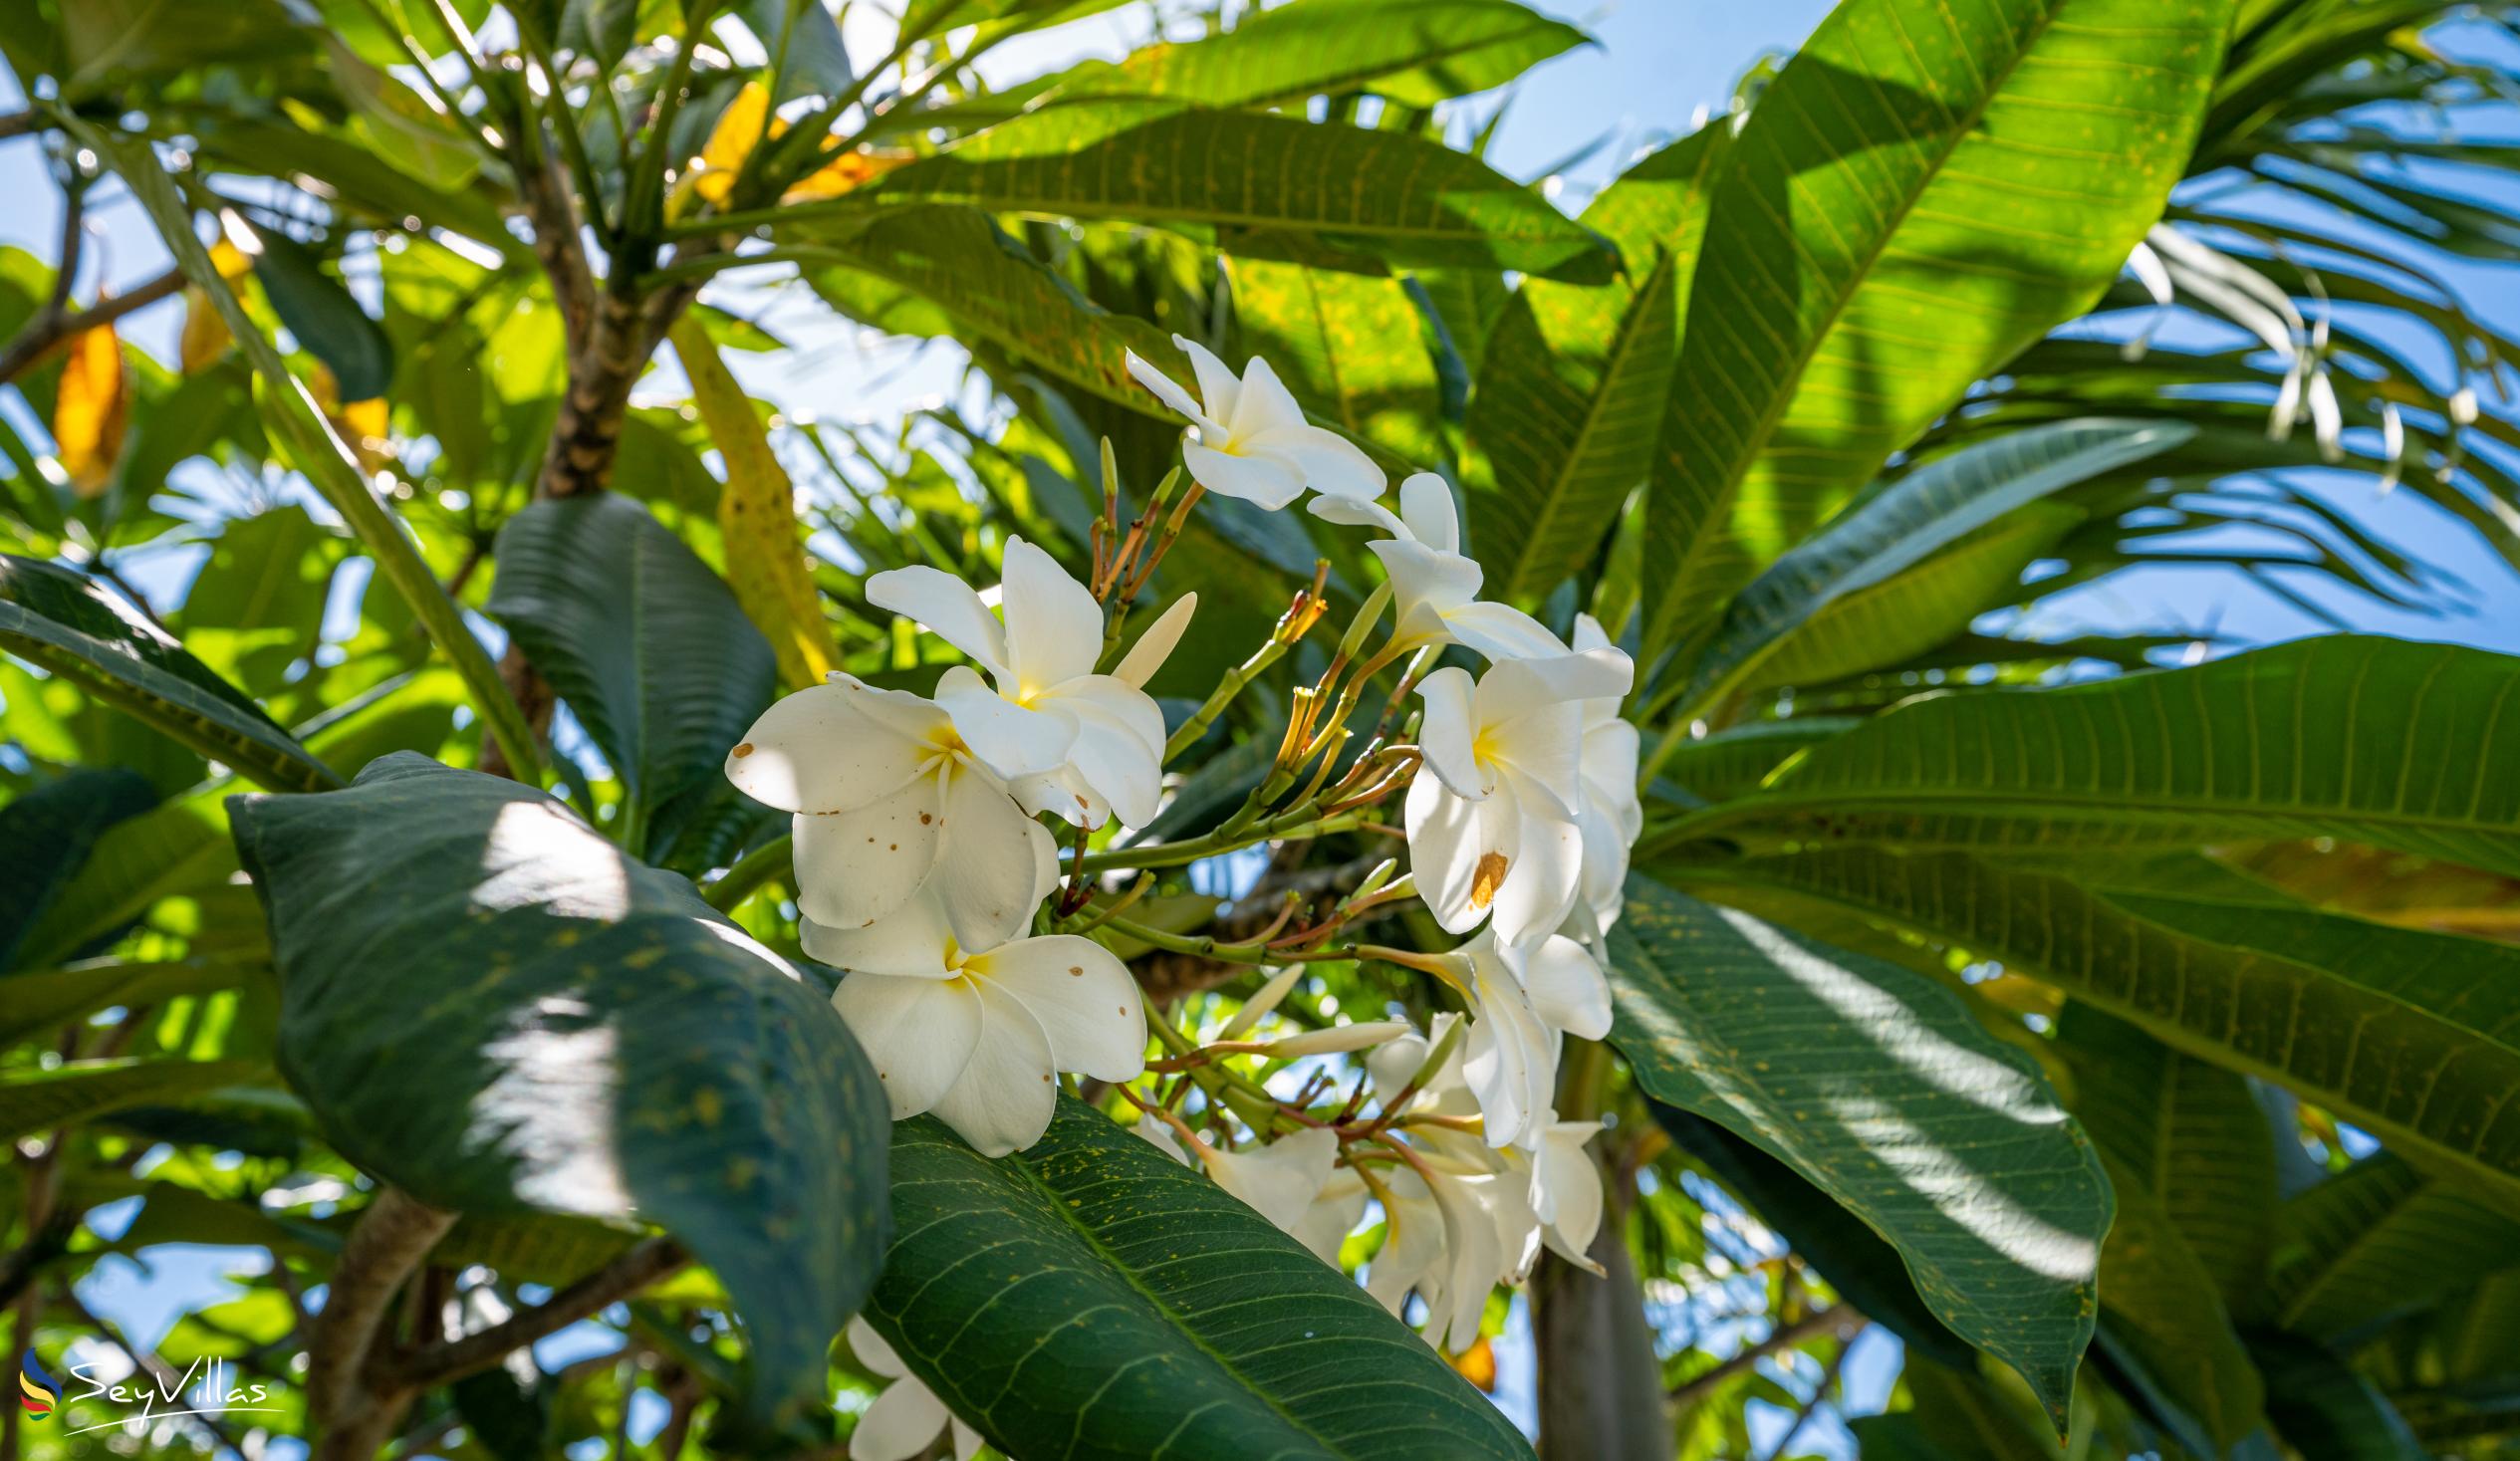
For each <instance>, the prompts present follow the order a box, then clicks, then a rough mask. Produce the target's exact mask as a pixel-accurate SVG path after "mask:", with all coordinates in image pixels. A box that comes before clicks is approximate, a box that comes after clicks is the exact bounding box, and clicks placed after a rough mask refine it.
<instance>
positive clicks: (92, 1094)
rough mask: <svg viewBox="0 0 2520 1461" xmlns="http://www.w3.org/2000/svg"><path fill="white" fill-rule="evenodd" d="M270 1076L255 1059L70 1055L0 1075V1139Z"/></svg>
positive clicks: (30, 1133) (266, 1078)
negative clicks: (92, 1058)
mask: <svg viewBox="0 0 2520 1461" xmlns="http://www.w3.org/2000/svg"><path fill="white" fill-rule="evenodd" d="M270 1078H271V1068H270V1067H269V1066H266V1065H262V1064H260V1063H258V1062H255V1061H176V1060H146V1059H138V1058H124V1059H117V1060H95V1061H70V1062H67V1063H65V1064H63V1065H59V1066H56V1067H54V1068H52V1069H51V1070H48V1071H38V1070H25V1071H14V1072H11V1073H9V1074H8V1075H6V1076H0V1140H15V1139H16V1138H18V1137H20V1136H27V1135H32V1134H33V1133H35V1132H37V1131H41V1130H45V1129H47V1128H49V1127H53V1126H75V1125H78V1124H80V1123H81V1122H84V1121H88V1120H92V1119H94V1118H96V1117H98V1116H101V1115H104V1114H106V1113H107V1112H109V1111H115V1110H120V1109H122V1108H123V1107H125V1106H131V1105H138V1104H140V1103H142V1102H144V1101H156V1100H169V1099H175V1098H179V1097H182V1096H196V1095H199V1094H200V1093H202V1092H205V1091H215V1090H217V1089H218V1088H220V1087H222V1086H237V1085H243V1084H245V1083H248V1082H254V1081H267V1080H269V1079H270Z"/></svg>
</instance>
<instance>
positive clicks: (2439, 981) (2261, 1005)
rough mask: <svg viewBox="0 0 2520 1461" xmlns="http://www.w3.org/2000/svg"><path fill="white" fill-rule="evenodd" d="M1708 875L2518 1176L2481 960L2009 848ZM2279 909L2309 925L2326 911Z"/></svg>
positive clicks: (2518, 1127)
mask: <svg viewBox="0 0 2520 1461" xmlns="http://www.w3.org/2000/svg"><path fill="white" fill-rule="evenodd" d="M1720 875H1721V876H1722V877H1724V878H1726V879H1729V880H1738V881H1743V882H1748V883H1753V884H1765V885H1770V886H1778V887H1784V888H1788V889H1792V890H1794V891H1798V892H1802V893H1806V894H1809V895H1812V896H1816V897H1819V898H1823V899H1826V900H1828V901H1831V902H1835V903H1839V904H1842V905H1844V906H1846V907H1849V908H1853V909H1855V910H1858V911H1860V912H1864V913H1867V914H1869V915H1871V916H1873V917H1876V918H1880V919H1883V920H1885V921H1888V922H1890V923H1892V924H1895V925H1897V926H1899V927H1902V928H1905V929H1907V930H1908V931H1910V932H1912V933H1915V934H1918V935H1920V936H1923V937H1925V938H1930V939H1934V940H1937V941H1942V942H1948V943H1953V944H1957V945H1960V946H1962V947H1965V948H1967V949H1968V950H1969V951H1970V952H1971V953H1972V954H1973V955H1975V956H1976V957H1980V958H1990V959H1996V960H2000V961H2001V962H2003V963H2004V964H2006V965H2009V966H2011V967H2012V968H2015V969H2018V970H2020V971H2021V972H2023V973H2025V974H2028V975H2030V976H2032V977H2034V978H2037V979H2041V980H2045V981H2047V982H2048V983H2051V984H2054V985H2056V986H2057V987H2059V988H2061V989H2063V990H2064V991H2065V992H2066V993H2068V994H2070V995H2072V996H2074V997H2075V998H2077V999H2085V1000H2089V1001H2091V1002H2092V1003H2093V1004H2095V1005H2098V1006H2100V1007H2101V1008H2102V1009H2104V1010H2107V1011H2109V1012H2110V1013H2112V1014H2115V1015H2117V1016H2119V1017H2121V1018H2123V1019H2127V1020H2132V1021H2134V1022H2135V1023H2136V1024H2138V1025H2141V1026H2142V1027H2143V1028H2144V1029H2145V1030H2146V1031H2148V1032H2149V1033H2151V1034H2152V1035H2153V1037H2154V1038H2156V1039H2158V1040H2160V1041H2162V1042H2164V1043H2166V1044H2168V1045H2170V1046H2171V1047H2173V1048H2175V1049H2177V1050H2180V1051H2183V1052H2185V1053H2187V1054H2189V1055H2193V1056H2196V1057H2199V1058H2200V1059H2203V1060H2207V1061H2211V1062H2213V1063H2214V1064H2216V1065H2221V1066H2226V1067H2229V1068H2231V1069H2234V1070H2238V1071H2243V1072H2246V1073H2248V1074H2251V1075H2257V1076H2263V1077H2265V1078H2267V1079H2269V1080H2272V1081H2275V1082H2277V1083H2278V1084H2280V1085H2283V1086H2286V1087H2288V1088H2290V1089H2291V1090H2292V1091H2294V1092H2295V1093H2296V1094H2298V1095H2300V1096H2303V1097H2304V1098H2305V1099H2308V1100H2312V1101H2316V1102H2318V1103H2319V1104H2321V1105H2323V1106H2326V1107H2327V1108H2329V1109H2330V1110H2332V1111H2335V1112H2336V1113H2337V1114H2338V1115H2340V1116H2343V1117H2345V1118H2346V1119H2348V1120H2351V1121H2353V1122H2355V1123H2356V1124H2358V1125H2362V1126H2365V1127H2368V1128H2369V1129H2371V1130H2373V1131H2375V1132H2378V1133H2380V1134H2382V1135H2383V1136H2384V1137H2387V1138H2390V1139H2392V1140H2393V1141H2394V1142H2402V1143H2404V1146H2405V1149H2406V1150H2407V1152H2408V1153H2409V1154H2418V1153H2420V1154H2424V1155H2426V1156H2427V1157H2428V1158H2430V1159H2434V1160H2437V1161H2439V1162H2442V1163H2446V1164H2447V1165H2448V1166H2450V1167H2452V1168H2455V1169H2456V1170H2458V1171H2461V1172H2463V1173H2465V1174H2467V1175H2468V1177H2469V1178H2470V1179H2472V1180H2475V1181H2481V1182H2484V1183H2487V1184H2488V1185H2489V1186H2490V1187H2491V1188H2494V1189H2498V1190H2502V1191H2506V1192H2508V1191H2514V1190H2520V1188H2515V1187H2513V1186H2512V1185H2511V1184H2512V1183H2514V1181H2515V1180H2516V1179H2520V1113H2515V1112H2514V1111H2513V1110H2512V1109H2511V1106H2512V1104H2513V1102H2512V1101H2511V1099H2510V1096H2511V1093H2512V1091H2513V1090H2515V1089H2520V1050H2515V1049H2514V1047H2513V1045H2512V1042H2511V1037H2510V1033H2509V1032H2510V1029H2511V1020H2510V1013H2511V1008H2512V1004H2513V999H2514V995H2513V991H2512V990H2511V989H2510V987H2509V986H2508V985H2505V984H2500V983H2498V982H2497V981H2495V980H2494V979H2492V978H2491V977H2489V976H2486V975H2484V973H2483V971H2484V970H2485V969H2486V968H2488V967H2491V966H2490V965H2485V964H2478V965H2469V964H2466V963H2464V962H2454V963H2420V962H2418V963H2413V964H2409V965H2401V966H2396V967H2391V966H2388V965H2385V964H2382V963H2380V962H2378V961H2364V962H2361V963H2357V964H2348V963H2345V962H2343V961H2339V962H2338V964H2337V966H2336V967H2324V966H2315V965H2311V964H2306V963H2297V962H2294V961H2293V960H2290V959H2285V958H2279V957H2275V956H2273V955H2271V954H2264V953H2258V952H2253V951H2250V950H2247V949H2242V948H2236V947H2233V946H2231V945H2229V944H2223V943H2215V942H2209V941H2207V940H2206V939H2204V938H2201V937H2195V936H2191V935H2190V934H2188V933H2186V932H2183V931H2181V930H2180V929H2177V928H2173V927H2171V926H2168V925H2165V924H2162V923H2155V922H2151V921H2149V920H2147V919H2144V918H2142V917H2139V916H2137V915H2136V914H2135V913H2134V912H2132V911H2129V909H2130V907H2132V906H2135V905H2136V903H2137V899H2136V898H2135V897H2134V896H2133V895H2130V896H2129V902H2128V904H2127V905H2124V906H2122V905H2120V904H2119V903H2118V902H2117V901H2115V899H2114V897H2112V896H2110V895H2107V894H2096V893H2094V892H2093V891H2091V890H2090V882H2091V881H2092V879H2091V878H2090V877H2089V876H2088V875H2087V874H2081V875H2078V874H2075V873H2073V872H2070V871H2064V872H2060V871H2049V870H2042V869H2039V868H2036V867H2034V866H2029V865H2024V864H2022V863H2021V862H2020V861H2019V859H2011V860H2006V861H1999V860H1997V859H1994V858H1985V859H1980V858H1975V857H1971V856H1968V855H1966V854H1963V853H1958V852H1914V853H1907V854H1897V853H1892V852H1882V851H1876V850H1872V849H1864V848H1848V849H1843V850H1838V851H1831V852H1805V853H1800V854H1795V855H1788V856H1776V857H1761V858H1757V859H1754V860H1752V861H1750V862H1747V863H1744V864H1740V865H1737V866H1731V867H1727V868H1725V869H1724V870H1723V871H1722V873H1721V874H1720ZM2215 914H2216V916H2220V910H2215ZM2279 916H2281V917H2283V918H2297V919H2301V920H2304V921H2305V922H2308V923H2310V924H2312V925H2313V926H2316V923H2317V920H2319V919H2320V918H2322V917H2337V916H2341V915H2321V914H2316V913H2311V912H2308V911H2290V910H2287V911H2286V912H2284V913H2282V914H2281V915H2279ZM2348 921H2349V922H2350V921H2352V920H2348ZM2393 931H2394V930H2393ZM2405 936H2406V937H2409V938H2429V939H2441V938H2447V937H2448V935H2438V934H2413V933H2407V934H2405ZM2498 952H2507V951H2498Z"/></svg>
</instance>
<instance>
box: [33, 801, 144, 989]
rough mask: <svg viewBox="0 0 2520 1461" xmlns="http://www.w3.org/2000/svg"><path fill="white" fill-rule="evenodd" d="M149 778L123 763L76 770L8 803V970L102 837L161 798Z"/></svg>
mask: <svg viewBox="0 0 2520 1461" xmlns="http://www.w3.org/2000/svg"><path fill="white" fill-rule="evenodd" d="M156 802H157V793H156V791H155V790H154V789H153V788H151V787H150V786H149V784H148V779H147V778H145V777H143V776H141V775H140V774H139V773H137V772H135V771H130V770H126V769H125V768H123V767H119V766H117V767H104V768H97V769H86V770H79V771H74V772H72V773H71V774H69V775H68V776H64V777H61V778H59V779H58V780H54V781H48V782H45V783H44V784H42V785H41V786H38V787H36V788H35V789H34V790H32V791H29V792H26V793H23V794H22V795H20V796H19V797H18V799H17V800H16V801H13V802H11V803H9V804H8V805H7V806H5V807H0V887H6V888H8V889H9V902H8V905H7V906H6V907H0V972H5V971H7V970H9V969H12V968H15V967H16V963H17V954H18V950H19V949H20V948H21V947H23V946H24V945H25V943H26V940H27V935H28V934H30V933H32V932H33V931H34V930H35V927H36V924H37V922H38V920H40V919H41V918H42V917H43V916H44V912H45V910H46V909H48V908H50V907H51V906H52V905H53V900H54V899H55V898H57V897H59V896H60V895H61V891H62V889H63V888H64V887H66V886H68V885H69V883H70V881H71V879H72V878H73V877H75V876H76V875H77V874H78V872H79V869H80V867H81V865H82V864H84V863H86V861H87V860H88V853H89V852H91V851H92V850H93V849H94V848H95V847H96V845H97V839H98V838H100V837H103V836H104V835H105V834H106V832H107V831H108V830H109V829H111V828H113V827H114V826H115V825H116V824H118V823H122V822H127V821H129V820H130V819H131V818H134V817H137V816H138V815H140V814H141V813H143V812H145V811H147V810H148V809H149V808H150V807H152V806H154V805H156Z"/></svg>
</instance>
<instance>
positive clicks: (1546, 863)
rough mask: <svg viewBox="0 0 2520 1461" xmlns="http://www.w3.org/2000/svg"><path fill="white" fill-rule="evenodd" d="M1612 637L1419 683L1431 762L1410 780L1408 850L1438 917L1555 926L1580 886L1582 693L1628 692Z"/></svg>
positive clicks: (1627, 669)
mask: <svg viewBox="0 0 2520 1461" xmlns="http://www.w3.org/2000/svg"><path fill="white" fill-rule="evenodd" d="M1632 673H1633V666H1632V665H1631V664H1630V663H1629V660H1628V656H1626V655H1625V654H1622V653H1620V652H1619V651H1618V650H1616V649H1607V648H1604V649H1590V650H1586V651H1584V652H1583V653H1580V654H1566V655H1559V656H1556V657H1554V658H1548V659H1509V660H1502V661H1499V662H1498V663H1497V664H1496V665H1494V666H1493V667H1491V668H1490V669H1489V670H1488V672H1487V673H1486V674H1485V675H1482V676H1481V677H1480V678H1479V679H1478V680H1477V681H1476V682H1475V683H1473V681H1472V680H1471V678H1470V676H1469V673H1468V671H1466V670H1463V669H1459V668H1457V667H1446V668H1443V669H1439V670H1436V671H1435V672H1434V673H1433V674H1430V675H1428V676H1426V678H1425V681H1424V682H1423V683H1422V684H1420V685H1419V686H1418V690H1417V692H1418V694H1419V695H1421V696H1422V697H1424V699H1425V702H1426V713H1425V717H1424V720H1423V722H1422V723H1421V728H1420V730H1419V732H1418V738H1417V740H1418V748H1419V750H1420V751H1421V752H1422V753H1423V754H1424V756H1425V767H1424V770H1425V771H1426V772H1430V773H1432V774H1431V775H1424V774H1421V775H1419V776H1417V777H1415V778H1413V779H1412V780H1411V782H1410V784H1409V788H1408V803H1407V808H1406V818H1405V821H1406V826H1407V832H1408V859H1409V865H1410V867H1411V868H1412V869H1413V870H1414V871H1415V873H1416V876H1417V891H1418V895H1419V896H1420V897H1422V898H1423V899H1424V900H1425V903H1426V906H1427V908H1428V909H1429V910H1431V911H1432V912H1433V913H1434V915H1435V921H1436V922H1437V923H1440V924H1442V925H1443V927H1444V929H1445V930H1446V931H1448V932H1452V933H1466V932H1468V931H1469V930H1470V929H1472V928H1474V927H1476V926H1477V925H1478V923H1479V921H1480V920H1481V919H1483V918H1488V917H1489V916H1490V915H1491V914H1493V926H1494V928H1495V930H1496V936H1497V937H1498V938H1500V939H1502V940H1503V941H1505V942H1506V943H1509V944H1511V943H1523V942H1525V941H1528V940H1529V939H1532V938H1534V937H1536V936H1540V935H1545V934H1549V933H1552V932H1555V931H1556V929H1557V928H1558V926H1559V924H1561V923H1563V922H1564V921H1565V920H1566V915H1567V911H1568V909H1569V908H1570V907H1572V906H1573V904H1574V902H1575V897H1576V893H1577V891H1578V889H1579V887H1580V886H1581V882H1582V877H1583V863H1584V856H1583V854H1584V843H1583V833H1582V830H1581V828H1580V826H1579V818H1580V817H1581V815H1582V812H1583V808H1584V789H1583V746H1584V713H1585V707H1584V704H1583V702H1585V701H1587V700H1593V699H1598V698H1602V697H1617V696H1623V695H1626V694H1627V693H1628V684H1629V679H1630V676H1631V674H1632Z"/></svg>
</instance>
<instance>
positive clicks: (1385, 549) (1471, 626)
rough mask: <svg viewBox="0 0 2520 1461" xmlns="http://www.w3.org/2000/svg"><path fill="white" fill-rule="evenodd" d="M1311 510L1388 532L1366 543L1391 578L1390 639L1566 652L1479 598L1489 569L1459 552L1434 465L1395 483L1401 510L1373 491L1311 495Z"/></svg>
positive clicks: (1499, 650) (1515, 653) (1535, 625)
mask: <svg viewBox="0 0 2520 1461" xmlns="http://www.w3.org/2000/svg"><path fill="white" fill-rule="evenodd" d="M1311 511H1312V514H1313V515H1314V516H1315V517H1318V518H1325V519H1327V520H1329V521H1331V522H1334V523H1346V524H1348V525H1350V526H1353V527H1371V528H1381V529H1382V530H1384V531H1385V532H1386V533H1388V534H1390V535H1391V536H1390V537H1388V538H1384V539H1380V540H1378V541H1376V542H1374V543H1371V544H1368V545H1367V546H1368V547H1370V548H1372V549H1373V550H1374V555H1375V557H1377V558H1380V559H1381V560H1383V572H1384V573H1385V574H1386V575H1387V576H1388V577H1389V579H1390V581H1391V603H1392V605H1393V606H1394V609H1395V613H1394V617H1393V619H1392V627H1391V647H1392V648H1393V649H1397V650H1409V649H1417V648H1421V647H1423V646H1425V645H1428V644H1466V645H1468V646H1469V647H1470V648H1472V649H1475V650H1477V651H1478V652H1479V653H1481V654H1483V655H1485V656H1487V657H1488V658H1489V659H1541V658H1546V657H1548V656H1551V655H1556V654H1564V653H1566V652H1567V646H1566V644H1565V642H1564V641H1563V640H1561V639H1559V637H1558V636H1557V635H1555V634H1553V633H1551V632H1549V628H1548V626H1547V625H1546V624H1543V623H1542V622H1540V620H1538V619H1536V618H1533V617H1532V616H1531V615H1530V614H1527V613H1525V612H1523V611H1522V610H1521V609H1515V608H1513V607H1512V606H1510V605H1504V604H1486V603H1482V602H1480V600H1479V585H1480V584H1482V583H1484V582H1485V581H1486V577H1487V571H1486V570H1485V569H1483V568H1481V567H1479V564H1478V562H1477V560H1475V559H1472V558H1469V557H1468V556H1466V555H1464V554H1463V553H1462V552H1461V521H1460V516H1459V514H1458V512H1457V511H1456V510H1455V509H1454V507H1453V502H1452V489H1451V488H1450V487H1447V486H1445V485H1444V480H1443V478H1441V477H1438V476H1436V475H1435V474H1434V473H1432V472H1419V473H1417V474H1416V475H1414V476H1412V477H1410V478H1409V479H1408V480H1407V481H1405V482H1402V483H1400V510H1399V513H1398V515H1397V516H1394V515H1393V514H1392V512H1391V510H1390V509H1389V508H1387V507H1385V506H1384V505H1383V504H1381V503H1379V502H1376V501H1373V500H1372V499H1370V498H1369V499H1359V498H1348V497H1317V498H1315V499H1313V502H1312V505H1311Z"/></svg>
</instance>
